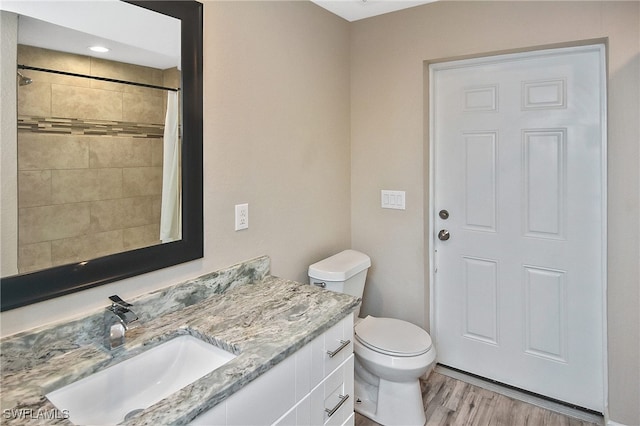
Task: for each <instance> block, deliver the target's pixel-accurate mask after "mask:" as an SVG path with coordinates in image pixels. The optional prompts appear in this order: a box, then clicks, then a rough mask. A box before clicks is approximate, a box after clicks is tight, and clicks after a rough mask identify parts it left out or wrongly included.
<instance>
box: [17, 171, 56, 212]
mask: <svg viewBox="0 0 640 426" xmlns="http://www.w3.org/2000/svg"><path fill="white" fill-rule="evenodd" d="M48 204H51V171H50V170H35V171H24V172H19V173H18V207H34V206H46V205H48Z"/></svg>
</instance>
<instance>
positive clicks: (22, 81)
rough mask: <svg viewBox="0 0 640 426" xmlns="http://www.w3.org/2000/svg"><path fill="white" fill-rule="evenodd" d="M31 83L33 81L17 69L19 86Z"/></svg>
mask: <svg viewBox="0 0 640 426" xmlns="http://www.w3.org/2000/svg"><path fill="white" fill-rule="evenodd" d="M31 83H33V80H31V79H30V78H29V77H25V76H24V75H22V73H21V72H20V71H18V84H19V85H20V86H26V85H29V84H31Z"/></svg>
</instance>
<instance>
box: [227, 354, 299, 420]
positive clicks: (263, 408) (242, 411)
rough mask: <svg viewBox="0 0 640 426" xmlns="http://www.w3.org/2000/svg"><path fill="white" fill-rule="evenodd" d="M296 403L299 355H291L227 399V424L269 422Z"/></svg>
mask: <svg viewBox="0 0 640 426" xmlns="http://www.w3.org/2000/svg"><path fill="white" fill-rule="evenodd" d="M295 403H296V399H295V357H293V356H290V357H289V358H287V359H286V360H284V361H283V362H281V363H280V364H278V365H276V366H275V367H273V368H272V369H271V370H269V371H268V372H267V373H265V374H263V375H262V376H260V377H258V378H257V379H256V380H254V381H253V382H251V383H250V384H249V385H248V386H246V387H245V388H244V389H242V390H241V391H239V392H237V393H235V394H233V395H232V396H231V397H229V399H227V425H229V426H232V425H265V424H267V425H268V424H271V423H273V422H274V421H276V420H277V419H278V418H279V417H280V416H281V415H282V414H284V413H286V412H287V411H288V410H289V409H290V408H291V407H293V406H294V405H295Z"/></svg>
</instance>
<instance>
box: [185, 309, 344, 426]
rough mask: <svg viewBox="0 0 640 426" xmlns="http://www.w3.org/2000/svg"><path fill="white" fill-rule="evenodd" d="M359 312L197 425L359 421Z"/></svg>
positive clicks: (202, 417)
mask: <svg viewBox="0 0 640 426" xmlns="http://www.w3.org/2000/svg"><path fill="white" fill-rule="evenodd" d="M353 357H354V355H353V314H350V315H348V316H347V317H345V318H344V319H343V320H341V321H340V322H339V323H338V324H336V325H334V326H333V327H331V328H330V329H329V330H327V331H326V332H324V333H323V334H321V335H320V336H318V337H317V338H315V339H314V340H313V341H311V342H310V343H308V344H307V345H305V346H304V347H302V348H301V349H300V350H298V351H297V352H296V353H294V354H293V355H291V356H289V357H288V358H287V359H285V360H284V361H282V362H280V363H279V364H278V365H276V366H275V367H273V368H271V369H270V370H269V371H267V372H266V373H264V374H263V375H262V376H260V377H258V378H257V379H256V380H254V381H253V382H251V383H249V384H248V385H247V386H245V387H244V388H242V389H241V390H240V391H238V392H236V393H235V394H233V395H231V396H230V397H229V398H227V399H226V400H225V401H223V402H221V403H220V404H218V405H217V406H215V407H213V408H212V409H211V410H208V411H206V412H204V413H203V414H201V415H200V416H198V417H197V418H196V419H194V421H193V422H192V423H191V424H192V425H229V426H231V425H279V426H290V425H353V424H354V413H353V404H354V394H353V374H354V373H353V362H354V360H353Z"/></svg>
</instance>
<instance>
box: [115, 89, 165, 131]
mask: <svg viewBox="0 0 640 426" xmlns="http://www.w3.org/2000/svg"><path fill="white" fill-rule="evenodd" d="M157 92H159V91H157ZM161 93H162V92H161ZM163 99H164V96H157V95H156V94H149V93H124V94H123V102H122V120H123V121H129V122H133V123H155V124H162V123H164V119H165V112H164V104H163Z"/></svg>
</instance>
